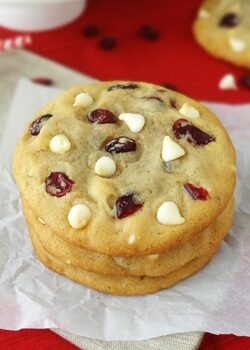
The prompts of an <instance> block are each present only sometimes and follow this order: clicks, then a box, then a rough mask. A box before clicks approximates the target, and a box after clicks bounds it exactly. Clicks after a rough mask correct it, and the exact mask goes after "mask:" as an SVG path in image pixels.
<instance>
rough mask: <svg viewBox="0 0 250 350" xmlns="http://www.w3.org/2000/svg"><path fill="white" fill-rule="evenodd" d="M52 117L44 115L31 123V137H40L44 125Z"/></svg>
mask: <svg viewBox="0 0 250 350" xmlns="http://www.w3.org/2000/svg"><path fill="white" fill-rule="evenodd" d="M51 117H52V114H44V115H42V116H41V117H39V118H37V119H36V120H34V121H33V122H32V123H31V126H30V129H29V132H30V134H31V135H33V136H36V135H39V133H40V130H41V128H42V126H43V124H44V123H45V122H46V121H47V120H49V119H50V118H51Z"/></svg>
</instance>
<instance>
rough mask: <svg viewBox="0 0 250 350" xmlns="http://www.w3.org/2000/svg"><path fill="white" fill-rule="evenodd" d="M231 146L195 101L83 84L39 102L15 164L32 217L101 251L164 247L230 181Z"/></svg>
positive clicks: (193, 227) (193, 225)
mask: <svg viewBox="0 0 250 350" xmlns="http://www.w3.org/2000/svg"><path fill="white" fill-rule="evenodd" d="M234 164H235V153H234V148H233V146H232V143H231V141H230V139H229V136H228V134H227V132H226V131H225V129H224V128H223V126H222V125H221V123H220V122H219V120H218V119H217V118H216V116H215V115H214V114H213V113H212V112H211V111H209V110H208V109H207V108H206V107H204V106H202V105H201V104H199V103H197V102H195V101H193V100H191V99H189V98H187V97H185V96H183V95H181V94H179V93H176V92H174V91H171V90H167V89H165V88H162V87H160V86H156V85H152V84H146V83H129V82H124V81H123V82H105V83H94V84H90V85H85V86H80V87H76V88H73V89H71V90H69V91H68V92H66V93H64V94H63V95H62V96H59V97H57V98H56V99H54V100H53V101H52V102H50V103H49V104H48V105H47V106H46V107H44V108H43V109H42V110H40V111H39V112H38V113H37V114H36V115H35V117H34V120H33V122H32V123H31V124H30V125H29V126H28V127H27V128H26V130H25V131H24V134H23V136H22V138H21V140H20V142H19V144H18V145H17V147H16V151H15V155H14V162H13V171H14V175H15V178H16V181H17V184H18V186H19V188H20V191H21V194H22V196H23V198H24V199H25V200H26V201H27V202H28V203H29V205H30V206H31V208H32V210H33V212H34V213H35V214H36V215H37V218H38V219H39V220H42V222H44V223H45V224H47V225H49V227H51V229H53V230H54V231H55V232H56V233H57V234H58V235H60V236H61V237H62V238H64V239H66V240H67V241H69V242H71V243H72V244H75V245H78V246H81V247H85V248H87V249H90V250H94V251H97V252H100V253H103V254H106V255H112V256H134V255H143V254H154V253H161V252H165V251H166V250H167V249H168V248H170V247H174V246H178V245H180V244H182V243H183V242H185V241H187V240H188V239H190V238H192V237H193V236H195V234H196V233H198V232H200V231H202V230H204V229H205V228H206V227H207V226H208V225H209V224H210V223H211V222H213V221H214V220H215V219H216V218H217V217H218V216H219V215H220V214H221V212H222V211H223V210H224V208H225V207H226V205H227V203H228V202H229V199H230V198H231V196H232V193H233V190H234V186H235V165H234Z"/></svg>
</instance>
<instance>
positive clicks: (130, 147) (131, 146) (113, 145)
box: [104, 136, 136, 153]
mask: <svg viewBox="0 0 250 350" xmlns="http://www.w3.org/2000/svg"><path fill="white" fill-rule="evenodd" d="M104 149H105V151H107V152H109V153H125V152H134V151H135V150H136V143H135V140H133V139H130V138H128V137H126V136H120V137H118V138H116V139H112V140H109V141H108V142H106V143H105V144H104Z"/></svg>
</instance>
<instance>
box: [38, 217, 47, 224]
mask: <svg viewBox="0 0 250 350" xmlns="http://www.w3.org/2000/svg"><path fill="white" fill-rule="evenodd" d="M37 220H38V221H39V222H40V223H41V224H43V225H45V221H43V219H41V218H39V217H37Z"/></svg>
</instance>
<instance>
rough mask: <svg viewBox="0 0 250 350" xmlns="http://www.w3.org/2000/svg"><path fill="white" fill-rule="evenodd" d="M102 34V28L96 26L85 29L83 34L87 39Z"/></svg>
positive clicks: (92, 25)
mask: <svg viewBox="0 0 250 350" xmlns="http://www.w3.org/2000/svg"><path fill="white" fill-rule="evenodd" d="M99 33H100V28H99V27H98V26H96V25H94V24H90V25H88V26H87V27H85V28H84V31H83V34H84V35H85V36H87V37H93V36H97V35H98V34H99Z"/></svg>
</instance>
